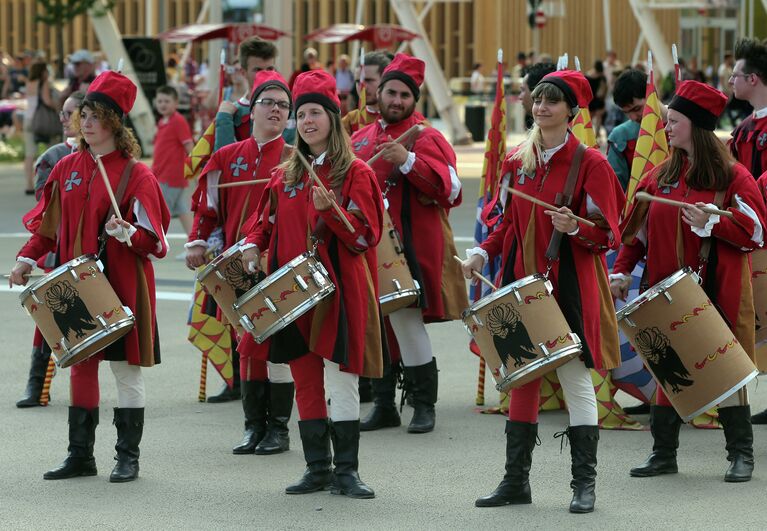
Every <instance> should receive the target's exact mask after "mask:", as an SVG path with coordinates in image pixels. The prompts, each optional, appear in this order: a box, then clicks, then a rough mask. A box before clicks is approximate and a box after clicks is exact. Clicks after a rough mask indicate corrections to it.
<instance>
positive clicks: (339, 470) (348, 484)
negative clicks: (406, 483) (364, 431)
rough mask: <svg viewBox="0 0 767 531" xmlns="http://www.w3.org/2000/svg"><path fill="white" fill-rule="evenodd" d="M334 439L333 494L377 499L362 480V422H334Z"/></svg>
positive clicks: (331, 490) (331, 487)
mask: <svg viewBox="0 0 767 531" xmlns="http://www.w3.org/2000/svg"><path fill="white" fill-rule="evenodd" d="M331 430H332V437H333V464H334V465H335V470H334V471H333V484H332V485H331V486H330V493H331V494H343V495H344V496H348V497H349V498H358V499H368V498H375V496H376V495H375V492H373V489H371V488H370V487H368V486H367V485H365V483H364V482H363V481H362V480H361V479H360V475H359V473H358V470H359V459H358V456H359V450H360V421H359V420H345V421H343V422H333V423H332V425H331Z"/></svg>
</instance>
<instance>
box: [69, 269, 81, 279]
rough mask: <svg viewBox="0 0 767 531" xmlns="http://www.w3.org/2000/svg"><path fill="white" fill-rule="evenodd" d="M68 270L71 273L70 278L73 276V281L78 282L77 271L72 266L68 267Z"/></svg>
mask: <svg viewBox="0 0 767 531" xmlns="http://www.w3.org/2000/svg"><path fill="white" fill-rule="evenodd" d="M69 272H70V273H71V275H72V278H74V279H75V282H80V278H79V277H78V276H77V271H75V270H74V269H72V268H71V267H70V268H69Z"/></svg>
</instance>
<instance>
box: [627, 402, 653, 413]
mask: <svg viewBox="0 0 767 531" xmlns="http://www.w3.org/2000/svg"><path fill="white" fill-rule="evenodd" d="M623 412H624V413H625V414H626V415H649V414H650V404H639V405H638V406H629V407H624V408H623Z"/></svg>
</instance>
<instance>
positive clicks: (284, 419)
mask: <svg viewBox="0 0 767 531" xmlns="http://www.w3.org/2000/svg"><path fill="white" fill-rule="evenodd" d="M294 389H295V388H294V386H293V383H292V382H290V383H271V382H270V383H269V407H268V409H269V415H268V417H267V421H266V435H265V436H264V438H263V439H261V442H259V443H258V446H256V451H255V452H256V455H270V454H279V453H282V452H287V451H288V450H290V437H289V436H288V422H289V421H290V413H291V412H292V411H293V392H294Z"/></svg>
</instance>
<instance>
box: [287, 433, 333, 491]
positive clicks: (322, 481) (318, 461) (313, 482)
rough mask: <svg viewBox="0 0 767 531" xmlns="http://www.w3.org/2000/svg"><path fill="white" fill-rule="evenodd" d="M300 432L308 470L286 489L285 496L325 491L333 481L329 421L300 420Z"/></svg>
mask: <svg viewBox="0 0 767 531" xmlns="http://www.w3.org/2000/svg"><path fill="white" fill-rule="evenodd" d="M298 432H299V433H300V434H301V445H302V446H303V447H304V459H305V460H306V470H305V471H304V475H303V476H302V477H301V479H300V480H298V482H297V483H294V484H292V485H290V486H289V487H287V488H286V489H285V494H308V493H310V492H317V491H319V490H325V489H326V488H328V487H329V486H330V483H331V481H332V479H333V470H332V469H331V468H330V465H331V460H332V456H331V454H330V425H329V424H328V419H314V420H299V421H298Z"/></svg>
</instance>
